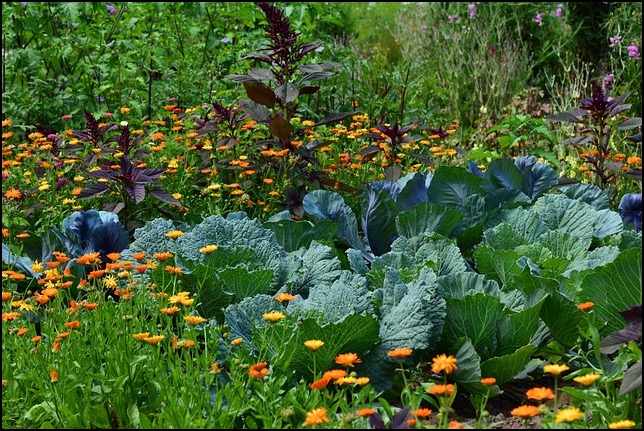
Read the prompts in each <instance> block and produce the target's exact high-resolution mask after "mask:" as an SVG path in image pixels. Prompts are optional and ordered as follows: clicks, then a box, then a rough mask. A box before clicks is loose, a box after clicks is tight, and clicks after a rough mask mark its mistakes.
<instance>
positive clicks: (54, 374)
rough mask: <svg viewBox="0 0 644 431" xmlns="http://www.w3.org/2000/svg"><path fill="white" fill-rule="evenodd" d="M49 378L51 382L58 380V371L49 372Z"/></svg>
mask: <svg viewBox="0 0 644 431" xmlns="http://www.w3.org/2000/svg"><path fill="white" fill-rule="evenodd" d="M49 379H50V380H51V382H52V383H55V382H57V381H58V371H56V370H52V371H50V372H49Z"/></svg>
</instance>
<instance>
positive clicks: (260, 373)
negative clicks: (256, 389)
mask: <svg viewBox="0 0 644 431" xmlns="http://www.w3.org/2000/svg"><path fill="white" fill-rule="evenodd" d="M267 365H268V362H260V363H259V364H255V365H251V367H250V368H249V370H248V375H249V376H251V377H254V378H256V379H263V378H264V376H266V374H268V368H266V366H267Z"/></svg>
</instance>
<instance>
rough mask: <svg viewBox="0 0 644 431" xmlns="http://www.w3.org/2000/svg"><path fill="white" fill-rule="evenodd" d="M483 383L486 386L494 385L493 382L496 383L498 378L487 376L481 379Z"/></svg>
mask: <svg viewBox="0 0 644 431" xmlns="http://www.w3.org/2000/svg"><path fill="white" fill-rule="evenodd" d="M481 383H482V384H484V385H485V386H492V385H493V384H495V383H496V379H495V378H494V377H485V378H483V379H481Z"/></svg>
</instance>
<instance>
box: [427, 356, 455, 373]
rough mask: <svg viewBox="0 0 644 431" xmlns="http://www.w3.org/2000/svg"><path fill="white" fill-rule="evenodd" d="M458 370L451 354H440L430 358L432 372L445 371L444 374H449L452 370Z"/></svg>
mask: <svg viewBox="0 0 644 431" xmlns="http://www.w3.org/2000/svg"><path fill="white" fill-rule="evenodd" d="M456 370H458V366H457V365H456V358H455V357H454V356H453V355H449V356H447V355H445V354H441V355H438V356H436V357H434V359H433V360H432V373H440V372H441V371H445V374H451V373H452V372H454V371H456Z"/></svg>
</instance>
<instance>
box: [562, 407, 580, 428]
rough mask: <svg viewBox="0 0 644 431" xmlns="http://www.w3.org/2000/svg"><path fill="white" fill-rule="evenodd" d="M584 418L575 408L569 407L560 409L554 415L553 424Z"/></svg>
mask: <svg viewBox="0 0 644 431" xmlns="http://www.w3.org/2000/svg"><path fill="white" fill-rule="evenodd" d="M583 417H584V414H583V413H582V412H581V410H579V409H578V408H577V407H569V408H566V409H561V410H559V411H558V412H557V414H556V415H555V422H557V423H558V424H560V423H562V422H574V421H576V420H578V419H581V418H583Z"/></svg>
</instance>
